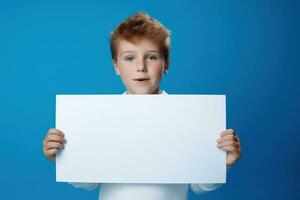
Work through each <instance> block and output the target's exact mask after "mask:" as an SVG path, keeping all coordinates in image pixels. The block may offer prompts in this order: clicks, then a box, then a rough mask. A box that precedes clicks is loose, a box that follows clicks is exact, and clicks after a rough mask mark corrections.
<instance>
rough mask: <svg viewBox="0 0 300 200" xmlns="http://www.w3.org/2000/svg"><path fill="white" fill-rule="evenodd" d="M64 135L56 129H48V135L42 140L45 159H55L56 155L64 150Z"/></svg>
mask: <svg viewBox="0 0 300 200" xmlns="http://www.w3.org/2000/svg"><path fill="white" fill-rule="evenodd" d="M65 142H66V140H65V138H64V133H63V132H62V131H60V130H58V129H53V128H52V129H49V130H48V133H47V135H46V137H45V139H44V140H43V151H44V154H45V156H46V157H48V158H49V159H50V160H53V159H55V155H56V153H57V152H58V151H59V150H60V149H62V148H64V143H65Z"/></svg>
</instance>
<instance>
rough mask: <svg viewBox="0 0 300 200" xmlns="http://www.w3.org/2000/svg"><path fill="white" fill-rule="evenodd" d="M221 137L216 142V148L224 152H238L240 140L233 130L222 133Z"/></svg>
mask: <svg viewBox="0 0 300 200" xmlns="http://www.w3.org/2000/svg"><path fill="white" fill-rule="evenodd" d="M220 135H221V137H220V138H219V139H218V140H217V142H218V144H217V146H218V148H220V149H222V150H225V151H229V152H232V151H239V150H240V149H241V144H240V140H239V138H238V137H237V135H236V133H235V131H234V130H233V129H227V130H225V131H223V132H222V133H221V134H220Z"/></svg>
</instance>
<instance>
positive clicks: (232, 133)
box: [220, 129, 236, 137]
mask: <svg viewBox="0 0 300 200" xmlns="http://www.w3.org/2000/svg"><path fill="white" fill-rule="evenodd" d="M220 135H221V137H223V136H225V135H236V134H235V131H234V130H233V129H227V130H225V131H223V132H222V133H221V134H220Z"/></svg>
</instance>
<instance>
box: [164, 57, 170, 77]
mask: <svg viewBox="0 0 300 200" xmlns="http://www.w3.org/2000/svg"><path fill="white" fill-rule="evenodd" d="M169 64H170V62H169V60H167V61H166V63H165V67H164V74H167V73H168V70H169Z"/></svg>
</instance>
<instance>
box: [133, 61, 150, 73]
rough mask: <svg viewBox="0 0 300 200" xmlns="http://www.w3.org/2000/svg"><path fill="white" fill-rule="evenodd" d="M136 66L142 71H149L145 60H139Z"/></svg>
mask: <svg viewBox="0 0 300 200" xmlns="http://www.w3.org/2000/svg"><path fill="white" fill-rule="evenodd" d="M136 68H137V71H138V72H139V71H142V72H144V71H147V66H146V63H145V62H144V61H141V62H139V63H138V65H137V67H136Z"/></svg>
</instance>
